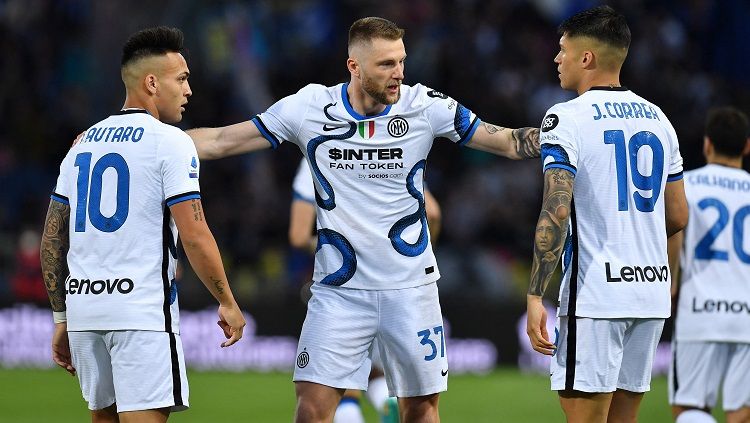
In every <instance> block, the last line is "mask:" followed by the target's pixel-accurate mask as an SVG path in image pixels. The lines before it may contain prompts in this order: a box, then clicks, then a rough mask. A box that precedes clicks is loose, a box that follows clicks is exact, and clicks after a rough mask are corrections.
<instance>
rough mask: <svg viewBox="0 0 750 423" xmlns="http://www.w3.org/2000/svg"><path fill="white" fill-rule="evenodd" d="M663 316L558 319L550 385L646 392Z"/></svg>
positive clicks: (559, 389)
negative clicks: (653, 317)
mask: <svg viewBox="0 0 750 423" xmlns="http://www.w3.org/2000/svg"><path fill="white" fill-rule="evenodd" d="M663 327H664V319H591V318H585V317H576V318H573V319H569V318H568V317H567V316H561V317H559V318H558V321H557V326H556V328H555V334H556V339H555V344H557V352H556V353H555V355H554V356H553V357H552V363H551V364H550V376H551V380H552V390H554V391H561V390H576V391H581V392H592V393H593V392H614V391H615V390H617V389H624V390H626V391H630V392H646V391H648V390H649V389H651V367H652V365H653V362H654V354H655V352H656V346H657V345H658V343H659V338H660V337H661V331H662V328H663Z"/></svg>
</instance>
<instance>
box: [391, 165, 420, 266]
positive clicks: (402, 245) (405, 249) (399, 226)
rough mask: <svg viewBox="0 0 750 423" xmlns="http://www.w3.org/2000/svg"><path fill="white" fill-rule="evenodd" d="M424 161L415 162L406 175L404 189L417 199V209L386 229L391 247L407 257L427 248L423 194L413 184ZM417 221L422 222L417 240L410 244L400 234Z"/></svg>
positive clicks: (414, 255)
mask: <svg viewBox="0 0 750 423" xmlns="http://www.w3.org/2000/svg"><path fill="white" fill-rule="evenodd" d="M426 163H427V162H426V160H424V159H423V160H420V161H418V162H417V164H415V165H414V167H413V168H411V170H410V171H409V175H408V176H407V177H406V189H407V191H409V194H410V195H411V196H412V197H414V198H415V199H416V200H417V204H418V207H417V211H416V212H414V213H412V214H410V215H407V216H404V217H402V218H401V219H399V220H398V221H397V222H396V223H395V224H394V225H393V226H392V227H391V230H390V231H388V238H390V240H391V245H393V248H394V249H395V250H396V251H397V252H398V253H399V254H401V255H404V256H407V257H416V256H418V255H420V254H422V253H423V252H424V250H425V249H427V211H426V210H425V204H424V196H423V195H422V193H421V192H419V190H418V189H417V187H416V186H414V175H416V174H417V171H419V170H423V171H424V167H425V164H426ZM417 222H421V223H422V227H421V228H420V230H419V238H417V241H416V242H415V243H414V244H410V243H408V242H406V241H404V239H403V238H401V234H402V233H403V232H404V230H406V228H408V227H409V226H411V225H413V224H415V223H417Z"/></svg>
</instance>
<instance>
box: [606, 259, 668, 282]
mask: <svg viewBox="0 0 750 423" xmlns="http://www.w3.org/2000/svg"><path fill="white" fill-rule="evenodd" d="M604 270H605V272H606V276H607V282H667V281H669V268H668V267H667V266H623V267H621V268H620V271H619V272H618V276H619V277H616V276H613V275H612V267H611V264H610V263H609V262H605V263H604Z"/></svg>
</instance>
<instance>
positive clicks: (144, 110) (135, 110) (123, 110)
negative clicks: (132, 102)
mask: <svg viewBox="0 0 750 423" xmlns="http://www.w3.org/2000/svg"><path fill="white" fill-rule="evenodd" d="M133 113H145V114H147V115H150V114H151V113H149V112H148V110H146V109H122V110H120V111H119V112H117V113H115V115H129V114H133Z"/></svg>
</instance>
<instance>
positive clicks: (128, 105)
mask: <svg viewBox="0 0 750 423" xmlns="http://www.w3.org/2000/svg"><path fill="white" fill-rule="evenodd" d="M122 108H123V109H143V110H145V111H147V112H148V113H149V114H150V115H151V116H153V117H155V118H157V119H159V110H158V109H157V108H156V105H154V103H153V102H151V101H144V100H142V99H140V98H138V97H135V96H132V95H130V94H128V95H127V96H126V97H125V104H123V105H122Z"/></svg>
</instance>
